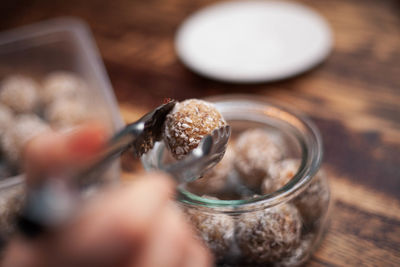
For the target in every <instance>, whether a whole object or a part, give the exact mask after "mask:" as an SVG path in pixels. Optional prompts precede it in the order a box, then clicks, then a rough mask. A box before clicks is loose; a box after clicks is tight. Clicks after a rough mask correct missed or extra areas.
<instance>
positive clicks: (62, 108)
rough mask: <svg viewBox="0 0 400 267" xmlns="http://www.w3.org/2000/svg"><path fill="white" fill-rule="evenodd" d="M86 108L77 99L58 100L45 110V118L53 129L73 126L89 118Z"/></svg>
mask: <svg viewBox="0 0 400 267" xmlns="http://www.w3.org/2000/svg"><path fill="white" fill-rule="evenodd" d="M89 114H90V111H89V110H88V108H87V106H86V105H85V104H84V103H83V102H82V101H81V100H79V99H68V98H60V99H58V100H56V101H53V102H52V103H51V104H50V105H48V107H47V108H46V109H45V118H46V120H47V121H48V122H49V123H50V125H51V126H52V127H54V128H57V129H60V128H62V129H63V128H68V127H71V126H75V125H77V124H79V123H82V122H83V121H85V120H87V119H88V118H89V117H90V115H89Z"/></svg>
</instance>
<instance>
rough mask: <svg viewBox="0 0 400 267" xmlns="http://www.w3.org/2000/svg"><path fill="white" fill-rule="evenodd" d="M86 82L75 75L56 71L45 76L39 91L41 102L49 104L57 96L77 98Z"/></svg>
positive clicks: (57, 97)
mask: <svg viewBox="0 0 400 267" xmlns="http://www.w3.org/2000/svg"><path fill="white" fill-rule="evenodd" d="M86 86H87V85H86V83H85V82H84V81H83V80H82V79H81V78H80V77H79V76H77V75H75V74H73V73H71V72H66V71H56V72H53V73H50V74H49V75H47V76H46V78H45V79H44V81H43V88H42V91H41V98H42V102H43V103H45V104H49V103H51V102H53V101H55V100H57V99H59V98H77V97H79V96H81V94H82V90H86Z"/></svg>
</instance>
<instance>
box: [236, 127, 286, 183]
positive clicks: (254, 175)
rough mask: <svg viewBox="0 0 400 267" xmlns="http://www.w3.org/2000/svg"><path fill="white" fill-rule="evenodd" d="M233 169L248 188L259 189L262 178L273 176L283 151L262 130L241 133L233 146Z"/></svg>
mask: <svg viewBox="0 0 400 267" xmlns="http://www.w3.org/2000/svg"><path fill="white" fill-rule="evenodd" d="M235 150H236V159H235V168H236V170H237V171H238V172H239V174H240V176H241V180H242V181H243V183H244V184H246V185H247V186H248V187H250V188H259V186H260V185H261V182H262V181H263V179H264V178H267V177H271V176H273V172H274V170H275V168H274V165H275V164H276V162H278V161H279V160H281V159H282V157H283V151H282V149H280V148H279V146H278V145H277V144H276V143H275V142H274V140H273V139H272V138H271V135H270V134H268V132H267V131H265V130H263V129H257V128H256V129H251V130H247V131H245V132H243V133H242V134H241V135H240V136H239V138H238V140H237V142H236V146H235Z"/></svg>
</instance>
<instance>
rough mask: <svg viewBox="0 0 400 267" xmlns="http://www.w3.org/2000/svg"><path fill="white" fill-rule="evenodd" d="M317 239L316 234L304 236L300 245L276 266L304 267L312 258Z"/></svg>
mask: <svg viewBox="0 0 400 267" xmlns="http://www.w3.org/2000/svg"><path fill="white" fill-rule="evenodd" d="M315 238H316V235H315V234H307V235H304V236H302V237H301V240H300V243H299V245H298V246H297V247H296V248H294V249H293V250H292V252H290V254H289V255H288V256H286V257H285V258H283V259H282V260H280V261H279V262H276V263H275V264H274V266H282V267H294V266H301V265H303V264H304V263H305V262H306V261H307V260H308V258H309V257H310V256H311V253H312V249H313V244H314V240H315Z"/></svg>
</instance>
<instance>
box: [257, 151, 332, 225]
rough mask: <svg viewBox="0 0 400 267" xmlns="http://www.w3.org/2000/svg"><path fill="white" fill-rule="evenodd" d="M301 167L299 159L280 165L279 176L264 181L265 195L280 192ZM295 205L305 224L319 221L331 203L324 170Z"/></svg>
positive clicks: (284, 161) (298, 198) (283, 162)
mask: <svg viewBox="0 0 400 267" xmlns="http://www.w3.org/2000/svg"><path fill="white" fill-rule="evenodd" d="M299 166H300V160H299V159H286V160H283V161H282V162H280V163H279V165H278V172H277V176H276V177H274V178H271V179H270V180H272V181H273V182H272V183H273V185H272V186H267V185H269V184H270V183H271V182H270V181H268V180H267V179H266V180H264V182H263V185H262V192H263V193H270V192H273V191H276V190H278V189H279V188H281V187H282V186H284V185H285V184H286V183H288V182H289V181H290V179H292V178H293V176H294V175H295V174H296V173H297V171H298V168H299ZM293 203H294V204H295V205H296V207H297V208H298V210H299V211H300V214H301V216H302V218H303V221H304V223H305V224H313V223H314V222H316V221H318V220H319V219H320V218H321V217H322V215H323V214H324V212H325V211H326V208H327V207H328V203H329V188H328V183H327V180H326V177H325V173H324V171H323V170H320V171H319V172H318V173H317V174H316V176H315V177H313V180H312V181H311V183H310V184H309V185H308V187H307V188H306V189H305V190H304V191H303V192H302V193H300V195H298V196H297V197H296V198H295V199H294V201H293Z"/></svg>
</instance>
